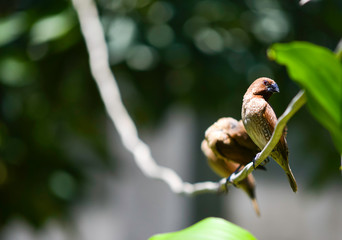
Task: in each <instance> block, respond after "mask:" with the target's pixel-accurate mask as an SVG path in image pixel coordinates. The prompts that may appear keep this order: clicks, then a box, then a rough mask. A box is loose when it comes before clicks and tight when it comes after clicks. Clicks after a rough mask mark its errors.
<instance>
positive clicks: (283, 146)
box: [263, 104, 288, 159]
mask: <svg viewBox="0 0 342 240" xmlns="http://www.w3.org/2000/svg"><path fill="white" fill-rule="evenodd" d="M263 116H264V118H265V120H266V121H267V123H268V124H267V125H268V126H269V130H270V133H271V136H272V133H273V131H274V128H275V125H276V124H277V116H276V114H275V113H274V111H273V109H272V107H271V106H270V105H269V104H267V106H266V108H265V112H264V115H263ZM271 136H269V137H271ZM268 140H269V139H268ZM275 149H276V150H277V151H280V153H281V155H282V156H283V157H284V159H287V158H288V147H287V142H286V139H285V132H283V135H282V136H281V138H280V140H279V143H278V145H277V146H276V147H275Z"/></svg>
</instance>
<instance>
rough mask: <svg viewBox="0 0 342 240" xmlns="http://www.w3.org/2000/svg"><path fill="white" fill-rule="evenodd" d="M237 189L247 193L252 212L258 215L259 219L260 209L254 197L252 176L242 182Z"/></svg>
mask: <svg viewBox="0 0 342 240" xmlns="http://www.w3.org/2000/svg"><path fill="white" fill-rule="evenodd" d="M239 187H240V188H242V189H243V190H244V191H245V192H246V193H247V195H248V197H249V198H250V199H251V200H252V205H253V208H254V211H255V213H256V214H257V215H258V217H260V209H259V205H258V202H257V200H256V197H255V182H254V178H253V176H252V174H250V175H249V176H248V177H247V178H245V179H244V180H242V181H241V184H240V185H239Z"/></svg>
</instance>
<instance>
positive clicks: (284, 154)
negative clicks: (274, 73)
mask: <svg viewBox="0 0 342 240" xmlns="http://www.w3.org/2000/svg"><path fill="white" fill-rule="evenodd" d="M275 92H279V88H278V85H277V84H276V82H275V81H273V80H272V79H270V78H265V77H263V78H258V79H257V80H255V81H254V82H253V83H252V84H251V85H250V86H249V88H248V89H247V92H246V93H245V95H244V97H243V104H242V113H241V115H242V122H243V124H244V126H245V128H246V131H247V133H248V135H249V136H250V138H251V139H252V140H253V141H254V143H255V144H256V145H257V146H258V147H259V148H260V149H263V148H264V147H265V146H266V144H267V142H268V141H269V140H270V138H271V136H272V133H273V130H274V128H275V125H276V123H277V116H276V115H275V113H274V111H273V109H272V107H271V105H270V104H269V103H268V100H269V98H270V97H271V96H272V94H273V93H275ZM285 135H286V132H285V131H284V133H283V135H282V137H281V138H280V140H279V143H278V144H277V145H276V147H275V148H274V149H273V151H272V152H271V154H270V156H271V157H272V158H273V159H274V160H275V161H276V162H277V163H278V164H279V165H280V166H281V167H282V169H283V170H284V171H285V173H286V175H287V177H288V179H289V182H290V185H291V188H292V190H293V191H294V192H296V191H297V183H296V180H295V178H294V176H293V174H292V171H291V169H290V165H289V161H288V147H287V142H286V139H285Z"/></svg>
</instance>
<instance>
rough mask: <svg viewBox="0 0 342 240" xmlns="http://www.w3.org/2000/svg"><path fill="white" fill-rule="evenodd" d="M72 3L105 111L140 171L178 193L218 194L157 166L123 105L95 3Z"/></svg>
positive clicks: (88, 0)
mask: <svg viewBox="0 0 342 240" xmlns="http://www.w3.org/2000/svg"><path fill="white" fill-rule="evenodd" d="M72 3H73V5H74V8H75V10H76V12H77V15H78V18H79V22H80V25H81V31H82V34H83V36H84V40H85V43H86V45H87V49H88V53H89V61H90V68H91V73H92V75H93V77H94V80H95V82H96V84H97V87H98V89H99V91H100V95H101V98H102V100H103V102H104V105H105V108H106V111H107V113H108V115H109V117H110V119H111V121H112V122H113V124H114V126H115V128H116V129H117V131H118V133H119V135H120V138H121V140H122V142H123V145H124V146H125V147H126V148H127V150H128V151H130V152H131V153H132V154H133V156H134V160H135V162H136V164H137V166H138V167H139V169H140V170H141V171H142V172H143V174H144V175H145V176H147V177H149V178H153V179H158V180H162V181H163V182H165V183H166V184H168V185H169V187H170V188H171V190H172V191H173V192H175V193H177V194H184V195H194V194H198V193H204V192H216V191H217V189H218V188H219V183H214V182H203V183H196V184H190V183H187V182H183V180H182V179H181V178H180V177H179V175H177V173H176V172H174V171H173V170H171V169H169V168H166V167H162V166H158V165H157V164H156V162H155V160H154V159H153V157H152V155H151V150H150V148H149V146H148V145H147V144H146V143H144V142H143V141H142V140H141V139H140V138H139V136H138V131H137V128H136V126H135V124H134V122H133V120H132V119H131V117H130V116H129V114H128V112H127V110H126V108H125V106H124V105H123V103H122V100H121V95H120V91H119V88H118V85H117V83H116V80H115V76H114V74H113V73H112V71H111V69H110V65H109V61H108V59H109V58H108V49H107V45H106V41H105V38H104V32H103V28H102V25H101V22H100V18H99V14H98V11H97V8H96V6H95V3H94V1H93V0H72Z"/></svg>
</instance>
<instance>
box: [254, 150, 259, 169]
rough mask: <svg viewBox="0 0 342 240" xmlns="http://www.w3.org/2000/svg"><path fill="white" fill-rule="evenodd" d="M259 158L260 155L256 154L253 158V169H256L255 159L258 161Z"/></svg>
mask: <svg viewBox="0 0 342 240" xmlns="http://www.w3.org/2000/svg"><path fill="white" fill-rule="evenodd" d="M259 157H260V153H257V155H256V156H255V158H254V159H253V161H252V162H253V168H254V169H255V168H256V167H255V161H256V160H257V159H259Z"/></svg>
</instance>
